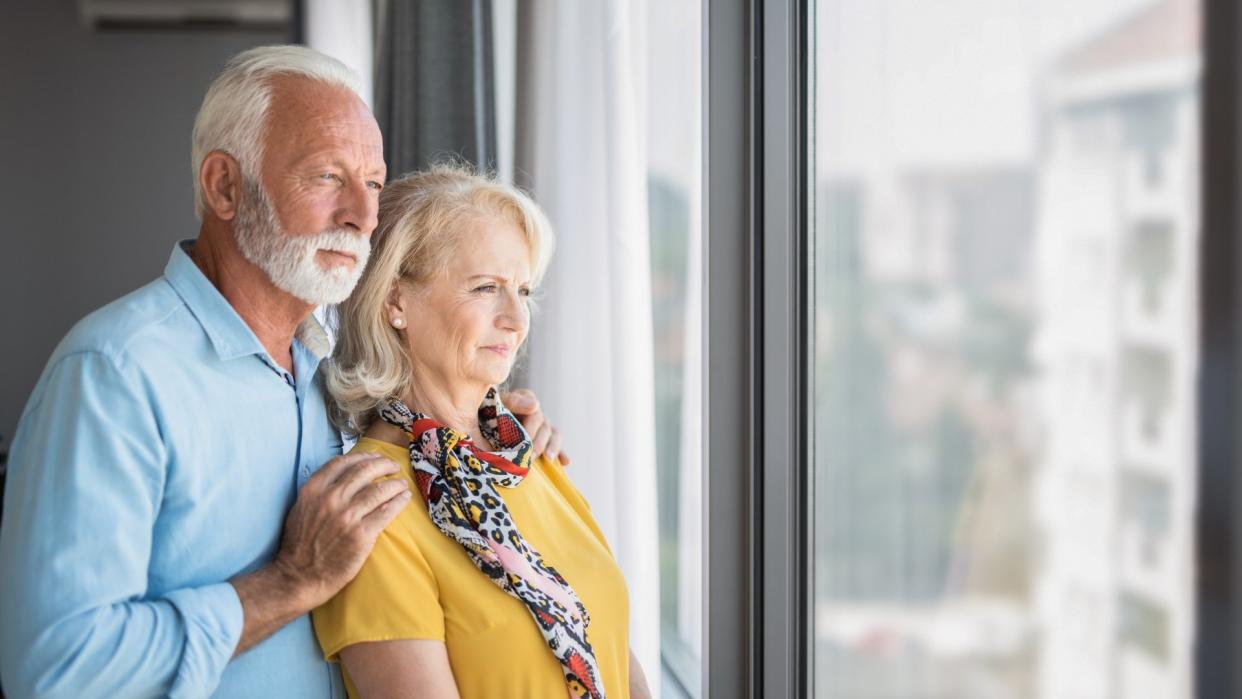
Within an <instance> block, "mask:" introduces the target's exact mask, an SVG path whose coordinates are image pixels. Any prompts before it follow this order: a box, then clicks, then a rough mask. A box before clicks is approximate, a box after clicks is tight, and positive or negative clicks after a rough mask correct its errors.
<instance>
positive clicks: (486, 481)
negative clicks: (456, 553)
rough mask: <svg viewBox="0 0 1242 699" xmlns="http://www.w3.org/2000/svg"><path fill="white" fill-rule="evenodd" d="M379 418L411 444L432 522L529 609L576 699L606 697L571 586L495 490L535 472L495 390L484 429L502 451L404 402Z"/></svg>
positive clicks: (518, 428) (483, 415)
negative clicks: (525, 533)
mask: <svg viewBox="0 0 1242 699" xmlns="http://www.w3.org/2000/svg"><path fill="white" fill-rule="evenodd" d="M379 416H380V418H381V419H383V420H384V421H385V422H387V423H389V424H391V425H393V426H395V427H397V428H399V429H401V430H403V431H404V432H405V433H406V434H407V435H408V436H409V438H410V465H411V466H412V467H413V469H414V481H415V486H416V487H417V489H418V491H419V492H420V493H421V494H422V496H423V501H424V502H426V503H427V511H428V512H429V513H430V515H431V521H432V522H434V523H435V525H436V527H438V528H439V529H440V531H441V532H442V533H443V534H444V535H445V536H447V537H449V538H450V539H452V540H454V541H456V542H457V543H458V544H461V547H462V548H463V549H465V550H466V553H467V554H468V555H469V556H470V560H472V561H473V562H474V564H475V566H477V567H478V568H479V570H480V571H482V572H483V574H484V575H486V576H487V577H488V579H490V580H491V581H492V582H493V583H495V584H496V586H497V587H499V588H500V589H502V590H504V591H505V592H507V593H509V594H510V595H513V596H514V597H516V598H517V599H518V600H520V601H521V602H522V603H524V604H525V605H526V608H527V609H528V610H529V611H530V614H531V616H532V617H533V618H534V620H535V625H536V626H538V627H539V631H540V633H542V634H543V639H544V641H546V642H547V644H548V648H550V649H551V650H552V654H553V655H555V656H556V658H557V660H559V661H560V663H561V671H562V672H563V673H564V675H565V682H566V684H567V685H568V687H569V696H570V697H574V698H577V697H589V698H590V699H597V698H598V699H603V697H604V686H603V683H602V682H601V681H600V676H599V665H598V664H597V663H596V661H595V653H594V651H592V649H591V644H590V643H589V642H588V641H587V626H588V625H589V624H590V623H591V619H590V616H589V615H588V614H587V610H586V607H584V606H583V604H582V601H581V600H580V599H578V595H577V594H575V593H574V590H573V588H572V587H570V586H569V583H568V582H566V581H565V578H563V577H561V574H560V573H558V572H556V569H555V568H553V567H552V566H551V565H550V564H548V563H547V562H545V561H544V560H543V556H542V555H540V553H539V552H538V551H536V550H535V548H534V547H533V546H531V545H530V544H529V543H527V542H526V539H524V538H522V534H521V532H519V531H518V528H517V526H516V525H515V524H514V522H513V518H512V517H511V516H510V514H509V508H507V507H505V502H504V500H503V499H502V498H501V497H500V493H499V492H498V490H497V488H514V487H517V485H518V484H519V483H521V482H522V479H523V478H525V477H526V474H527V473H528V472H529V471H530V462H531V459H532V457H533V454H531V442H530V438H529V437H527V436H526V430H524V429H523V428H522V425H521V423H519V422H518V421H517V418H515V417H513V415H512V414H511V413H510V412H509V411H508V409H506V408H505V406H504V404H502V403H501V402H500V399H499V398H498V397H497V394H496V389H495V388H492V389H491V390H489V391H488V392H487V396H486V397H485V398H484V399H483V404H482V405H480V406H479V427H480V429H481V430H482V432H483V435H484V436H486V437H487V439H488V441H490V442H491V443H492V444H494V445H496V446H497V447H499V449H500V451H499V452H496V453H491V452H488V451H486V450H484V449H482V448H480V447H479V446H477V445H475V444H474V443H473V442H472V441H470V439H469V437H468V436H467V435H464V434H462V433H461V432H458V431H456V430H453V429H451V428H449V427H446V426H444V425H442V424H440V423H438V422H436V421H435V420H433V419H432V418H431V417H429V416H427V415H424V414H422V413H416V412H413V411H411V410H410V409H409V408H407V407H406V406H405V404H404V403H402V402H401V401H400V400H397V399H395V398H393V399H390V400H388V401H387V402H386V403H384V404H383V405H381V406H380V409H379Z"/></svg>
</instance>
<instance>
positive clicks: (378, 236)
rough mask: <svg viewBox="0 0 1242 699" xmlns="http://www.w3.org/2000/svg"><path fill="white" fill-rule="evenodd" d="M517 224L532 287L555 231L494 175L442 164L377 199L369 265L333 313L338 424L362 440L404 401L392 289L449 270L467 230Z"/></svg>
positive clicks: (330, 382)
mask: <svg viewBox="0 0 1242 699" xmlns="http://www.w3.org/2000/svg"><path fill="white" fill-rule="evenodd" d="M479 220H500V221H504V222H506V223H512V224H514V225H516V226H518V228H520V229H521V230H522V231H523V232H524V233H525V234H526V240H527V242H528V243H529V245H530V254H531V280H532V281H531V283H532V285H534V284H537V283H538V282H539V280H540V279H541V278H542V277H543V272H544V270H545V269H547V266H548V260H549V258H550V257H551V255H552V247H553V239H552V226H551V224H549V223H548V219H547V216H546V215H545V214H544V213H543V211H542V210H541V209H540V208H539V206H538V205H536V204H535V202H534V201H532V200H531V198H530V197H529V196H527V195H526V194H524V193H523V192H521V191H520V190H518V189H517V188H515V187H513V186H510V185H507V184H505V183H503V182H500V181H498V180H497V179H496V178H495V177H494V176H491V175H480V174H476V173H475V172H473V171H472V170H469V169H467V167H466V166H464V165H459V164H441V165H436V166H434V167H432V168H431V169H429V170H426V171H424V172H414V173H410V174H408V175H404V176H403V177H401V178H400V179H398V180H395V181H393V182H390V183H389V184H388V186H387V187H385V188H384V191H383V192H381V193H380V199H379V227H378V228H376V230H375V234H374V235H373V236H372V238H371V240H372V243H371V257H370V261H369V262H368V264H367V268H366V270H365V271H364V272H363V273H362V278H361V279H360V280H359V281H358V286H357V287H355V289H354V292H353V295H351V296H350V297H349V299H347V300H346V301H345V302H344V303H342V304H340V305H339V306H337V307H336V309H335V310H334V311H333V316H334V321H335V323H336V331H337V340H336V348H335V350H334V351H333V353H332V358H331V360H329V361H328V362H327V363H326V365H325V370H324V385H325V387H326V388H327V391H328V394H329V396H331V398H332V400H331V402H330V407H329V412H330V414H331V416H332V421H333V422H334V423H335V424H336V426H337V427H338V428H340V429H341V430H342V431H343V432H345V433H346V434H350V435H358V434H361V433H362V432H364V431H365V430H366V429H367V427H369V426H370V425H371V423H372V422H374V420H375V418H376V410H377V408H378V407H379V405H380V403H381V402H383V401H384V400H387V399H388V398H391V397H393V396H401V395H405V393H406V392H407V390H408V389H409V382H410V378H411V373H412V368H411V365H410V358H409V355H408V354H407V353H406V347H405V343H404V342H403V341H402V339H401V336H400V334H399V333H398V332H397V331H396V330H395V329H393V327H392V326H391V325H390V324H389V318H388V314H387V313H386V312H385V304H386V302H387V300H388V297H389V294H390V293H391V291H392V289H393V285H394V284H397V283H399V282H401V281H402V280H405V281H406V282H407V283H409V284H412V285H413V286H414V288H416V289H417V288H419V287H421V286H422V285H424V284H426V283H427V282H429V281H431V280H432V279H434V278H435V276H436V275H438V274H441V273H443V272H444V270H446V269H447V267H448V265H449V264H450V262H449V260H450V258H451V257H452V255H453V253H454V251H455V250H456V249H457V245H458V244H459V243H460V242H461V241H460V240H459V239H460V237H461V236H462V235H463V234H466V233H468V232H469V231H470V230H472V229H471V227H470V226H469V225H468V224H470V223H472V222H475V221H479Z"/></svg>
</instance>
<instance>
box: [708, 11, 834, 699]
mask: <svg viewBox="0 0 1242 699" xmlns="http://www.w3.org/2000/svg"><path fill="white" fill-rule="evenodd" d="M809 7H810V4H809V2H808V0H718V1H715V2H711V3H704V9H703V11H704V16H703V20H704V27H705V32H704V42H703V43H704V47H703V51H704V53H703V56H704V60H703V71H704V79H703V90H704V94H703V105H704V110H703V135H704V171H703V178H704V179H703V222H704V224H703V225H704V228H703V230H704V231H705V235H704V250H703V255H704V258H703V262H704V264H703V270H704V284H705V289H706V293H705V294H704V315H703V317H704V332H703V338H704V343H705V347H706V348H707V351H705V352H704V358H705V359H704V361H705V367H704V382H703V391H704V395H703V406H704V411H703V412H704V425H703V430H704V432H703V434H704V435H705V439H704V460H705V461H704V463H705V464H707V465H709V466H707V467H705V468H704V469H703V472H704V484H703V486H704V492H705V497H704V507H703V510H704V512H703V517H704V528H703V531H704V538H705V541H704V546H703V550H704V558H705V560H704V565H705V570H706V575H705V576H704V597H703V604H704V614H703V619H704V622H703V623H704V629H703V639H704V650H703V655H704V658H703V667H702V672H703V675H702V689H703V694H704V696H710V697H713V698H715V697H752V696H791V697H792V696H807V695H808V694H809V692H810V689H811V686H812V684H811V673H810V667H809V664H808V662H807V660H808V657H809V656H808V653H809V649H810V647H811V646H810V634H811V631H812V629H811V624H810V613H809V612H810V599H809V592H810V590H811V585H810V581H811V578H810V574H811V573H810V572H811V569H810V562H811V560H812V559H811V556H810V551H811V543H812V542H811V527H810V522H809V519H808V516H809V513H810V507H809V505H810V501H809V495H810V493H811V492H812V490H811V483H810V478H811V468H810V462H809V454H810V453H812V452H811V450H810V443H809V438H810V432H809V430H808V429H807V425H809V424H811V423H810V422H809V418H810V415H809V406H810V403H809V401H808V391H809V386H808V384H809V381H808V380H807V379H808V378H809V357H810V345H809V337H810V335H809V328H810V323H809V313H810V310H811V309H810V303H809V301H810V298H811V297H810V286H809V285H810V275H809V273H808V270H809V263H810V260H811V257H810V248H809V246H810V236H809V227H808V223H807V222H808V220H809V218H808V217H809V213H810V208H809V195H808V192H809V188H808V187H807V182H808V171H807V168H808V163H809V162H811V159H810V157H809V155H810V153H809V149H808V146H809V131H808V128H807V123H808V119H807V105H808V104H809V102H808V95H809V87H810V86H809V81H808V80H807V77H808V72H807V71H808V66H809V65H810V63H809V61H808V41H807V37H808V31H809V27H810V21H809V11H810V10H809Z"/></svg>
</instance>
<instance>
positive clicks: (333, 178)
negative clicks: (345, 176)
mask: <svg viewBox="0 0 1242 699" xmlns="http://www.w3.org/2000/svg"><path fill="white" fill-rule="evenodd" d="M319 179H321V180H328V181H336V180H339V179H340V178H339V177H337V176H336V173H334V172H325V173H323V174H322V175H320V176H319Z"/></svg>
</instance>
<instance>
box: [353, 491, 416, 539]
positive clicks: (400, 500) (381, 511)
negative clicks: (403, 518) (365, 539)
mask: <svg viewBox="0 0 1242 699" xmlns="http://www.w3.org/2000/svg"><path fill="white" fill-rule="evenodd" d="M385 482H387V481H385ZM411 497H413V493H411V492H410V489H409V488H406V489H404V490H402V491H401V492H399V493H397V494H396V495H394V496H392V497H390V498H388V499H387V500H385V501H383V502H382V503H380V505H379V506H378V507H376V508H374V509H372V510H371V511H370V512H369V513H367V514H366V515H365V516H364V517H363V518H362V526H363V527H364V528H365V529H366V531H367V534H368V535H372V536H378V535H379V533H380V532H381V531H383V529H384V527H387V526H388V523H389V522H391V521H392V520H393V518H394V517H396V516H397V515H399V514H401V511H402V510H404V509H405V506H406V505H408V504H410V498H411Z"/></svg>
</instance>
